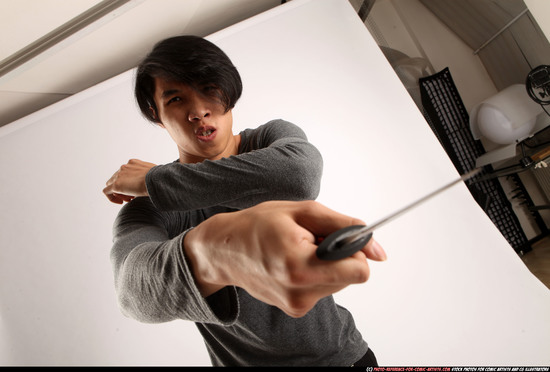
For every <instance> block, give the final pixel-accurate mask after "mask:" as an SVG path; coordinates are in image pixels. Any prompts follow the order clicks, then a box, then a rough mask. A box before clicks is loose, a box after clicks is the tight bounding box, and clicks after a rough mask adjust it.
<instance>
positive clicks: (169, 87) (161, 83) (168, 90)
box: [155, 77, 193, 99]
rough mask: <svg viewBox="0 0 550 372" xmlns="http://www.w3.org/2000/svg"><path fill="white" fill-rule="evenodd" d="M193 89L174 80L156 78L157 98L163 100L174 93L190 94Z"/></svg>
mask: <svg viewBox="0 0 550 372" xmlns="http://www.w3.org/2000/svg"><path fill="white" fill-rule="evenodd" d="M192 90H193V89H192V88H191V87H190V86H189V85H187V84H185V83H181V82H178V81H174V80H167V79H164V78H161V77H155V98H157V99H162V98H166V97H167V96H169V95H172V94H174V93H188V92H190V91H192Z"/></svg>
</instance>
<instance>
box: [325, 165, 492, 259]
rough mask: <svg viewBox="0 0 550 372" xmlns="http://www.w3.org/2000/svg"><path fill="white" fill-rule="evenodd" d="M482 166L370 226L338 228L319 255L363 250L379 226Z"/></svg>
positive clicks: (345, 254)
mask: <svg viewBox="0 0 550 372" xmlns="http://www.w3.org/2000/svg"><path fill="white" fill-rule="evenodd" d="M481 170H482V168H476V169H474V170H472V171H470V172H468V173H466V174H464V175H463V176H461V177H460V178H458V179H456V180H454V181H452V182H450V183H448V184H446V185H444V186H442V187H440V188H438V189H436V190H434V191H432V192H430V193H429V194H427V195H426V196H423V197H422V198H420V199H418V200H416V201H414V202H412V203H410V204H408V205H406V206H405V207H403V208H401V209H399V210H397V211H396V212H393V213H391V214H389V215H388V216H386V217H384V218H382V219H381V220H378V221H377V222H375V223H374V224H372V225H370V226H365V225H353V226H348V227H345V228H343V229H340V230H337V231H335V232H333V233H332V234H330V235H329V236H327V237H326V238H324V239H323V241H322V242H321V243H320V244H319V246H318V247H317V250H316V254H317V257H318V258H320V259H321V260H331V261H332V260H339V259H342V258H345V257H349V256H351V255H352V254H354V253H355V252H357V251H359V250H361V249H362V248H363V247H364V246H365V245H366V244H367V243H368V242H369V240H370V239H371V238H372V233H373V232H374V230H376V229H377V228H379V227H381V226H383V225H385V224H387V223H388V222H390V221H393V220H394V219H395V218H397V217H399V216H401V215H402V214H404V213H405V212H408V211H410V210H411V209H413V208H415V207H417V206H419V205H420V204H422V203H424V202H426V201H428V200H430V199H432V198H433V197H435V196H437V195H439V194H441V193H442V192H443V191H446V190H448V189H450V188H451V187H453V186H454V185H456V184H458V183H461V182H464V181H466V180H468V179H470V178H472V177H474V176H475V175H477V174H479V172H481Z"/></svg>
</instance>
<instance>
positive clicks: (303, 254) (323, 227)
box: [184, 201, 386, 317]
mask: <svg viewBox="0 0 550 372" xmlns="http://www.w3.org/2000/svg"><path fill="white" fill-rule="evenodd" d="M357 224H361V221H359V220H357V219H354V218H351V217H348V216H345V215H342V214H340V213H337V212H335V211H333V210H331V209H329V208H327V207H325V206H323V205H322V204H320V203H318V202H314V201H302V202H290V201H287V202H285V201H270V202H265V203H261V204H259V205H257V206H254V207H252V208H249V209H245V210H242V211H238V212H232V213H222V214H217V215H215V216H213V217H211V218H209V219H208V220H206V221H204V222H202V223H201V224H200V225H199V226H197V227H195V228H194V229H193V230H191V231H189V232H188V234H187V235H186V237H185V239H184V247H185V248H184V249H185V253H186V256H187V257H188V258H189V261H190V262H191V266H192V270H193V274H194V277H195V280H196V283H197V285H198V288H199V289H200V291H201V293H202V294H203V295H204V296H207V295H209V294H211V293H215V292H216V291H218V290H220V289H222V288H224V287H226V286H237V287H241V288H243V289H245V290H246V291H247V292H248V293H250V294H251V295H252V296H253V297H255V298H257V299H258V300H260V301H263V302H265V303H267V304H270V305H273V306H276V307H278V308H280V309H281V310H282V311H284V312H285V313H286V314H288V315H289V316H292V317H301V316H303V315H305V314H306V313H307V312H308V311H309V310H311V309H312V308H313V306H315V304H316V303H317V301H319V300H320V299H322V298H324V297H326V296H328V295H331V294H333V293H335V292H338V291H340V290H341V289H343V288H345V287H347V286H348V285H350V284H355V283H363V282H365V281H367V279H368V278H369V274H370V271H369V265H368V262H367V259H370V260H376V261H383V260H385V259H386V254H385V252H384V250H383V249H382V248H381V247H380V245H379V244H378V243H377V242H376V241H375V240H373V239H371V240H370V241H369V243H368V244H367V245H366V246H365V247H364V248H363V249H362V250H361V251H359V252H357V253H355V254H354V255H353V256H351V257H348V258H344V259H342V260H338V261H321V260H320V259H318V258H317V256H316V255H315V250H316V249H317V245H316V241H317V238H319V237H325V236H327V235H329V234H330V233H331V232H333V231H336V230H338V229H340V228H343V227H347V226H350V225H357ZM229 263H230V264H229Z"/></svg>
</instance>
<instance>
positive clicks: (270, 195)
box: [146, 120, 323, 211]
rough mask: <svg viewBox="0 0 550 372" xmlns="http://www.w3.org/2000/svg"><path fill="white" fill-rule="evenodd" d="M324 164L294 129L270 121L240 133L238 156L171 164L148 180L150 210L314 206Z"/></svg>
mask: <svg viewBox="0 0 550 372" xmlns="http://www.w3.org/2000/svg"><path fill="white" fill-rule="evenodd" d="M322 169H323V159H322V156H321V154H320V152H319V151H318V150H317V148H316V147H315V146H313V145H312V144H311V143H310V142H308V139H307V137H306V135H305V133H304V132H303V130H302V129H300V128H299V127H298V126H296V125H294V124H292V123H289V122H287V121H284V120H273V121H271V122H269V123H267V124H264V125H262V126H260V127H259V128H256V129H249V130H245V131H243V132H242V133H241V145H240V154H238V155H235V156H231V157H229V158H224V159H220V160H216V161H210V160H205V161H203V162H201V163H196V164H182V163H179V162H174V163H171V164H166V165H159V166H156V167H154V168H152V169H151V170H150V171H149V172H148V174H147V177H146V184H147V190H148V193H149V196H150V198H151V200H152V201H153V203H154V205H155V206H156V207H157V208H159V209H160V210H163V211H168V210H179V211H186V210H194V209H200V208H208V207H211V206H214V205H221V206H225V207H230V208H235V209H244V208H248V207H251V206H253V205H256V204H258V203H261V202H264V201H267V200H313V199H315V198H317V196H318V195H319V191H320V184H321V176H322Z"/></svg>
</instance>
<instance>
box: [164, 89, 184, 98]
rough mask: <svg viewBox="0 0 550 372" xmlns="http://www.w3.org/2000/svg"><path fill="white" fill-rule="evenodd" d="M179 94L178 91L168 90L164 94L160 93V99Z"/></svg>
mask: <svg viewBox="0 0 550 372" xmlns="http://www.w3.org/2000/svg"><path fill="white" fill-rule="evenodd" d="M179 92H180V90H179V89H168V90H165V91H164V92H162V95H161V96H160V98H166V97H168V96H171V95H173V94H176V93H179Z"/></svg>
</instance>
